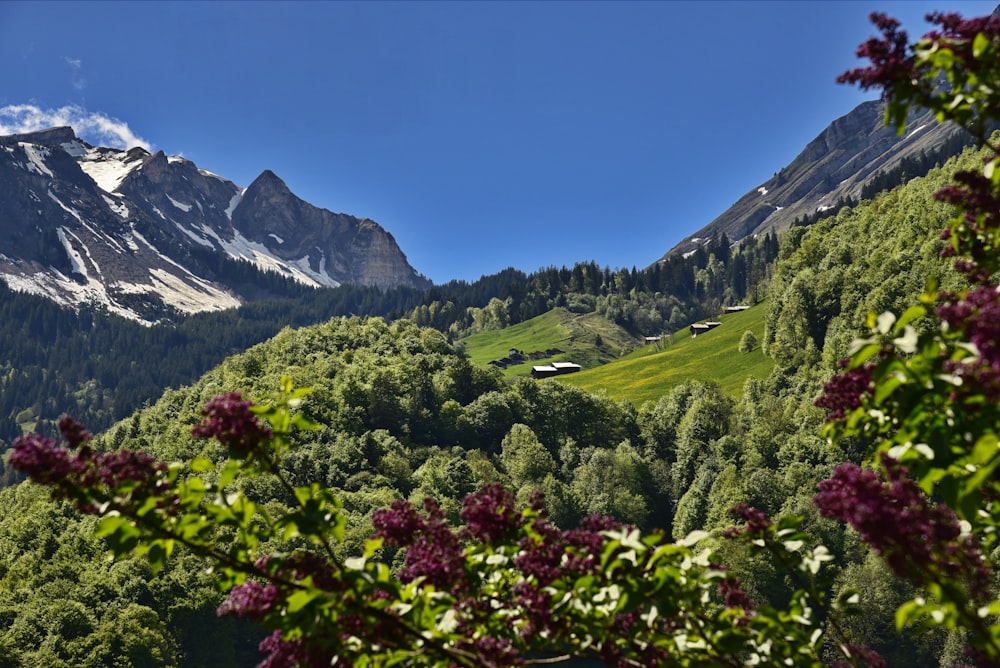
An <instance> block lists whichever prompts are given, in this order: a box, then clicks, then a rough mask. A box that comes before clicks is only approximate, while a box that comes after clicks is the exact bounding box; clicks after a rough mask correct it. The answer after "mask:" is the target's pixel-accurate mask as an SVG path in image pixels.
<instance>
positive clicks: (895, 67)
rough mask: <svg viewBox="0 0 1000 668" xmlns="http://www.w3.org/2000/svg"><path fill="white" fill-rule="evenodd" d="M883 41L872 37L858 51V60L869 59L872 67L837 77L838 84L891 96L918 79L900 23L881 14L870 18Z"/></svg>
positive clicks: (851, 71) (876, 13)
mask: <svg viewBox="0 0 1000 668" xmlns="http://www.w3.org/2000/svg"><path fill="white" fill-rule="evenodd" d="M869 18H870V19H871V22H872V23H873V24H875V27H876V28H878V29H879V30H880V31H881V32H882V37H881V38H878V37H872V38H871V39H869V40H868V41H866V42H865V43H864V44H862V45H861V46H859V47H858V50H857V54H856V55H857V56H858V58H867V59H869V60H870V61H871V65H869V66H867V67H858V68H855V69H853V70H848V71H847V72H844V73H843V74H841V75H840V76H838V77H837V83H849V84H857V85H858V86H859V87H860V88H861V89H862V90H868V89H870V88H882V89H884V90H885V91H886V92H890V93H891V91H892V90H893V89H894V88H895V87H896V86H897V85H898V84H899V83H900V82H904V83H905V82H909V81H912V80H913V79H914V78H916V77H915V71H914V62H913V58H912V57H911V56H910V54H909V46H908V44H909V39H908V37H907V34H906V31H905V30H900V29H899V27H900V23H899V21H897V20H896V19H893V18H891V17H889V16H887V15H885V14H882V13H880V12H872V13H871V15H870V17H869Z"/></svg>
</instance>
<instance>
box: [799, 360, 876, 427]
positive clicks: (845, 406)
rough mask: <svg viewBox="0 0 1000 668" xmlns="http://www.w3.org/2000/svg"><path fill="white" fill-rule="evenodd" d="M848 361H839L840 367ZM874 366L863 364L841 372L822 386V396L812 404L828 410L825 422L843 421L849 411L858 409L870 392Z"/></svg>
mask: <svg viewBox="0 0 1000 668" xmlns="http://www.w3.org/2000/svg"><path fill="white" fill-rule="evenodd" d="M848 362H849V360H847V359H843V360H841V361H840V366H841V367H844V366H847V363H848ZM874 368H875V367H874V365H872V364H865V365H863V366H859V367H857V368H854V369H851V370H849V371H841V372H840V373H838V374H836V375H835V376H833V377H832V378H831V379H830V380H829V381H828V382H827V383H826V384H825V385H824V386H823V394H822V395H821V396H820V397H819V398H818V399H816V401H815V402H814V404H815V405H816V406H819V407H820V408H826V409H827V410H829V411H830V412H829V414H828V415H827V416H826V421H827V422H834V421H836V420H843V419H844V417H845V416H846V415H847V413H849V412H850V411H853V410H854V409H855V408H859V407H860V406H861V404H862V400H863V397H864V396H865V395H867V394H870V393H871V391H872V371H873V369H874Z"/></svg>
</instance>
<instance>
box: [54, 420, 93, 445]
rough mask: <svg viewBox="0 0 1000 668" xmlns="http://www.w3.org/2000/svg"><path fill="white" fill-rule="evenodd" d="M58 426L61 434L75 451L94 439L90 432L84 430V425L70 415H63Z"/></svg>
mask: <svg viewBox="0 0 1000 668" xmlns="http://www.w3.org/2000/svg"><path fill="white" fill-rule="evenodd" d="M58 426H59V433H60V434H62V437H63V438H64V439H65V440H66V443H67V445H69V447H70V448H72V449H73V450H76V449H78V448H79V447H80V446H81V445H83V444H84V443H86V442H87V441H89V440H90V439H91V438H92V436H91V434H90V432H89V431H87V430H86V429H84V427H83V425H82V424H80V423H79V422H77V421H76V420H74V419H73V418H71V417H70V416H68V415H63V416H62V417H60V418H59V422H58Z"/></svg>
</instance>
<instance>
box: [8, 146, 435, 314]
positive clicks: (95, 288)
mask: <svg viewBox="0 0 1000 668" xmlns="http://www.w3.org/2000/svg"><path fill="white" fill-rule="evenodd" d="M232 260H238V261H243V262H245V263H248V264H247V265H244V267H245V268H249V267H250V266H252V267H255V268H256V269H257V270H259V271H249V272H248V271H234V270H233V268H234V267H239V266H240V265H236V264H234V263H233V262H232ZM236 273H238V274H239V275H240V279H239V280H234V279H233V278H232V276H233V274H236ZM248 274H249V276H250V277H249V278H248V277H247V275H248ZM276 276H281V277H285V278H286V279H289V280H292V281H295V282H297V283H300V284H303V285H307V286H315V287H335V286H338V285H341V284H354V285H374V286H378V287H382V288H387V287H394V286H412V287H427V286H429V285H430V281H429V280H427V279H426V278H424V277H423V276H421V275H420V274H418V273H417V272H416V270H414V269H413V267H411V266H410V265H409V263H408V262H407V260H406V256H405V255H404V254H403V253H402V251H401V250H400V249H399V246H398V245H397V244H396V241H395V240H394V239H393V237H392V235H391V234H389V233H388V232H387V231H385V230H384V229H383V228H382V227H381V226H379V225H378V224H377V223H375V222H374V221H372V220H368V219H358V218H355V217H353V216H349V215H346V214H342V213H332V212H330V211H327V210H325V209H320V208H318V207H315V206H313V205H311V204H309V203H308V202H305V201H303V200H301V199H299V198H298V197H296V196H295V195H294V194H292V192H291V191H289V189H288V187H287V186H286V185H285V184H284V183H283V182H282V181H281V179H279V178H278V177H277V176H276V175H275V174H273V173H272V172H270V171H265V172H264V173H262V174H261V175H260V176H258V177H257V179H255V180H254V182H253V183H251V184H250V185H249V186H248V187H246V188H241V187H239V186H237V185H236V184H234V183H232V182H231V181H228V180H227V179H225V178H222V177H220V176H217V175H215V174H212V173H211V172H208V171H205V170H202V169H199V168H198V167H197V166H196V165H195V164H194V163H192V162H190V161H188V160H185V159H183V158H180V157H174V156H169V157H168V156H166V155H164V153H163V152H162V151H161V152H158V153H156V154H152V155H151V154H150V153H149V152H147V151H145V150H143V149H141V148H133V149H131V150H128V151H123V150H118V149H111V148H103V147H95V146H91V145H89V144H87V143H86V142H84V141H82V140H80V139H79V138H77V136H76V134H75V133H74V132H73V129H72V128H68V127H62V128H54V129H50V130H45V131H41V132H34V133H29V134H22V135H10V136H6V137H0V278H2V279H3V280H4V281H5V282H6V283H7V284H8V286H10V287H11V288H13V289H16V290H22V291H25V292H31V293H36V294H41V295H44V296H46V297H49V298H51V299H53V300H55V301H57V302H60V303H63V304H66V305H71V306H76V305H78V304H82V303H90V304H94V305H98V306H103V307H105V308H107V309H108V310H109V311H111V312H114V313H118V314H121V315H124V316H126V317H131V318H136V319H139V320H144V321H149V322H151V321H154V320H157V319H159V318H161V317H163V316H166V315H169V314H170V313H171V312H174V311H179V312H182V313H193V312H198V311H206V310H217V309H224V308H230V307H234V306H238V305H239V304H240V303H242V302H243V301H245V300H246V299H247V298H249V297H251V296H252V295H266V294H268V288H267V287H266V286H267V285H269V284H270V285H273V284H274V278H275V277H276Z"/></svg>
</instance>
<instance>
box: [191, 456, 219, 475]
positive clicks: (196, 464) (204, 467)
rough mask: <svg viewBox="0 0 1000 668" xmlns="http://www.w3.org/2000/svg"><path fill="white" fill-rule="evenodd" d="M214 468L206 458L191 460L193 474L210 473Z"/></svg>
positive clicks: (213, 463)
mask: <svg viewBox="0 0 1000 668" xmlns="http://www.w3.org/2000/svg"><path fill="white" fill-rule="evenodd" d="M214 468H215V462H213V461H212V460H211V459H208V458H206V457H195V458H194V459H192V460H191V470H192V471H194V472H195V473H202V472H204V471H211V470H212V469H214Z"/></svg>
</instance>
